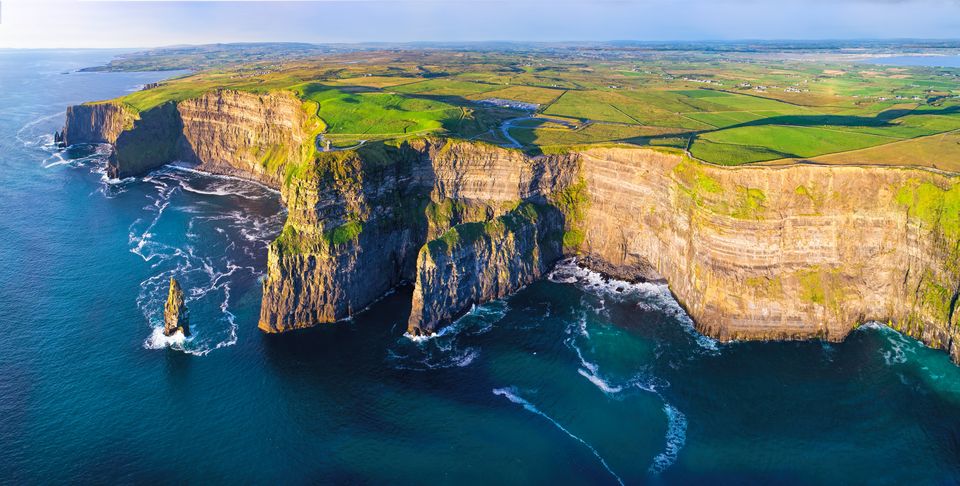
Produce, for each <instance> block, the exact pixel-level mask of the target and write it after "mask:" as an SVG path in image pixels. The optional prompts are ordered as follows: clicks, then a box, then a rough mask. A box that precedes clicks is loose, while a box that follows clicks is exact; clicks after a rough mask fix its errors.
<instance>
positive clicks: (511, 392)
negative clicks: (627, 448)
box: [493, 387, 624, 485]
mask: <svg viewBox="0 0 960 486" xmlns="http://www.w3.org/2000/svg"><path fill="white" fill-rule="evenodd" d="M493 394H494V395H497V396H501V397H504V398H506V399H507V400H510V401H511V402H513V403H515V404H517V405H520V406H522V407H523V408H524V409H525V410H527V411H528V412H531V413H534V414H537V415H539V416H541V417H543V418H545V419H547V420H548V421H549V422H550V423H552V424H553V425H554V426H555V427H557V428H558V429H560V431H562V432H563V433H564V434H567V436H569V437H570V438H571V439H573V440H576V441H577V442H579V443H581V444H583V446H584V447H586V448H587V449H589V450H590V452H591V453H593V455H594V457H596V458H597V460H599V461H600V464H601V465H603V468H604V469H606V470H607V472H609V473H610V475H611V476H613V477H614V479H616V480H617V483H619V484H621V485H622V484H624V483H623V479H621V478H620V476H618V475H617V473H615V472H613V469H610V465H609V464H607V461H606V459H604V458H603V456H601V455H600V453H599V452H597V450H596V449H595V448H594V447H593V446H592V445H590V444H589V443H588V442H587V441H585V440H583V439H581V438H580V437H578V436H576V435H574V434H573V433H572V432H570V431H569V430H567V429H566V427H564V426H563V425H561V424H560V422H557V421H556V420H555V419H554V418H553V417H551V416H549V415H547V414H545V413H543V412H542V411H540V409H538V408H537V407H536V406H534V404H532V403H530V402H528V401H527V400H525V399H523V397H521V396H519V395H517V390H516V389H514V388H512V387H511V388H494V389H493Z"/></svg>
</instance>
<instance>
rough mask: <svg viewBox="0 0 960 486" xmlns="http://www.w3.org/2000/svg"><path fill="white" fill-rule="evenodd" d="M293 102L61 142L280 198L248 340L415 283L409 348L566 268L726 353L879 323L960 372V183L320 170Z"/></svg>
mask: <svg viewBox="0 0 960 486" xmlns="http://www.w3.org/2000/svg"><path fill="white" fill-rule="evenodd" d="M305 116H306V115H305V112H304V111H303V108H302V106H301V104H300V102H299V101H298V100H296V99H295V98H294V97H292V96H288V95H283V94H270V95H256V94H250V93H241V92H234V91H226V90H222V91H215V92H211V93H208V94H205V95H203V96H201V97H199V98H196V99H192V100H187V101H181V102H179V103H167V104H164V105H161V106H159V107H157V108H153V109H151V110H149V111H147V112H143V113H131V112H130V111H129V110H128V109H126V108H125V107H123V106H120V105H114V104H112V103H109V102H106V103H98V104H92V105H80V106H75V107H70V109H68V112H67V121H66V127H65V129H64V133H63V139H64V142H65V143H68V144H76V143H110V144H112V145H113V146H114V155H113V157H112V158H111V160H110V166H111V171H112V172H111V173H112V174H114V175H115V176H117V177H126V176H130V175H137V174H142V173H145V172H146V171H149V170H151V169H153V168H155V167H157V166H159V165H162V164H164V163H167V162H171V161H174V160H181V161H187V162H191V163H194V164H196V168H197V169H198V170H202V171H206V172H210V173H215V174H226V175H235V176H242V177H245V178H249V179H252V180H255V181H258V182H262V183H264V184H266V185H268V186H270V187H273V188H276V189H278V190H280V191H281V194H282V197H283V199H284V201H285V203H286V204H287V207H288V220H287V223H286V225H285V226H284V229H283V232H282V233H281V235H280V236H279V237H278V238H277V240H276V241H274V242H273V243H272V244H271V245H270V250H269V256H268V262H267V277H266V279H265V281H264V293H263V303H262V308H261V318H260V328H261V329H262V330H264V331H265V332H284V331H289V330H291V329H298V328H304V327H310V326H314V325H317V324H321V323H325V322H334V321H337V320H340V319H344V318H348V317H350V316H351V315H353V314H354V313H356V312H359V311H360V310H361V309H363V308H365V307H366V306H367V305H369V304H370V303H371V302H373V301H374V300H376V299H377V298H379V297H380V296H382V295H383V294H384V293H385V292H387V291H389V290H390V289H392V288H393V287H395V286H396V285H398V284H399V283H400V282H403V281H410V282H415V290H414V294H413V305H412V308H413V310H412V312H411V316H410V317H409V324H408V331H409V332H411V334H414V335H416V334H429V333H431V332H435V331H436V330H437V329H439V328H440V327H442V326H443V325H444V324H446V323H447V322H449V321H450V320H452V319H454V318H456V316H458V315H460V314H462V313H463V312H464V311H465V310H467V309H469V308H470V306H472V305H474V304H480V303H483V302H486V301H489V300H491V299H496V298H500V297H503V296H505V295H509V294H510V293H512V292H514V291H516V290H517V289H518V288H520V287H522V286H523V285H527V284H529V283H531V282H533V281H535V280H537V279H540V278H542V277H543V276H544V275H545V274H546V272H547V271H548V270H549V268H550V266H551V265H552V264H553V263H555V262H556V261H558V260H559V259H560V258H563V257H565V256H573V255H577V256H578V257H579V259H580V260H579V261H580V262H581V263H582V264H584V265H586V266H588V267H590V268H591V269H594V270H596V271H599V272H602V273H604V274H608V275H610V276H613V277H615V278H617V279H622V280H631V281H637V280H646V281H655V282H661V281H666V282H668V283H669V286H670V289H671V291H672V292H673V293H674V295H675V296H676V298H677V300H678V301H679V302H680V303H681V305H682V306H683V307H684V308H685V309H687V311H688V313H689V314H690V315H691V317H692V318H693V319H694V321H695V322H696V327H697V329H698V330H699V331H700V332H702V333H704V334H707V335H709V336H711V337H715V338H718V339H721V340H732V339H738V340H749V339H811V338H819V339H824V340H829V341H838V340H842V339H843V338H844V337H845V336H846V335H847V334H848V333H849V332H850V331H851V330H853V329H855V328H856V326H857V325H859V324H861V323H864V322H868V321H878V322H884V323H887V324H888V325H890V326H891V327H894V328H895V329H898V330H899V331H901V332H903V333H905V334H908V335H910V336H913V337H916V338H918V339H920V340H922V341H923V342H924V343H926V344H928V345H929V346H932V347H934V348H939V349H944V350H946V351H948V352H949V353H950V355H951V357H952V358H953V359H954V361H960V341H958V340H957V339H956V338H957V337H958V336H960V330H958V327H957V325H956V324H957V321H958V318H960V311H958V309H957V307H958V306H957V305H956V302H957V300H958V299H957V297H958V294H960V258H958V255H960V247H958V241H960V222H958V220H960V214H955V212H956V208H957V207H958V206H957V204H958V201H960V182H958V179H957V177H956V176H950V175H944V174H935V173H931V172H929V171H924V170H920V169H900V168H898V169H886V168H869V167H845V166H836V167H823V166H809V165H807V166H803V165H795V166H785V167H745V168H720V167H715V166H711V165H707V164H703V163H700V162H697V161H695V160H691V159H689V158H688V157H686V156H684V155H683V154H679V153H669V152H660V151H654V150H650V149H641V148H593V149H588V150H582V151H572V152H569V153H566V154H561V155H545V156H538V157H529V156H527V155H525V154H523V153H522V152H520V151H517V150H511V149H504V148H500V147H496V146H491V145H486V144H480V143H473V142H466V141H458V140H448V139H440V138H428V139H416V140H410V141H407V142H403V143H399V144H366V145H364V146H363V147H359V148H357V149H356V150H348V151H340V152H316V151H315V147H313V140H312V138H311V137H310V136H309V134H308V133H307V131H306V130H305V128H304V123H305Z"/></svg>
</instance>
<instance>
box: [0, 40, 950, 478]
mask: <svg viewBox="0 0 960 486" xmlns="http://www.w3.org/2000/svg"><path fill="white" fill-rule="evenodd" d="M111 55H112V53H110V52H103V51H77V52H70V51H62V52H57V53H50V52H24V51H0V167H2V169H0V289H2V290H0V325H2V326H3V332H2V333H0V481H2V482H5V483H13V484H23V483H48V482H75V483H92V482H96V483H104V482H111V483H112V482H125V483H128V482H186V481H189V482H218V483H219V482H227V481H231V482H243V483H272V482H282V483H305V482H325V483H326V482H337V483H391V484H397V483H399V484H424V483H447V484H450V483H456V484H463V483H484V484H489V483H510V484H516V483H532V482H536V483H548V482H553V483H561V484H567V483H596V484H616V483H617V482H618V481H622V482H623V483H626V484H638V483H647V482H652V483H667V484H670V483H697V482H709V483H717V482H720V483H743V482H748V483H749V482H762V483H767V482H776V483H839V482H854V483H862V482H871V483H888V484H892V483H908V482H909V483H956V482H958V481H960V371H958V368H957V367H955V366H954V365H953V364H951V363H950V361H949V360H948V359H947V357H946V355H945V354H943V353H941V352H936V351H931V350H927V349H925V348H923V347H921V346H919V345H918V344H917V343H915V342H913V341H912V340H910V339H907V338H904V337H901V336H900V335H898V334H896V333H895V332H893V331H890V330H887V329H883V328H880V327H876V326H867V327H866V328H863V329H861V330H858V331H856V332H854V333H853V334H852V335H851V336H850V338H849V339H847V341H845V342H844V343H840V344H825V343H819V342H805V343H733V344H720V343H716V342H714V341H712V340H710V339H707V338H704V337H702V336H699V335H697V334H696V333H695V332H694V331H693V329H692V326H691V323H690V321H689V319H688V318H687V317H686V316H685V314H684V313H683V312H682V311H681V310H680V308H679V307H678V306H677V304H676V303H675V302H674V301H673V300H672V299H671V298H670V296H669V293H668V292H667V290H666V289H665V288H664V287H662V286H654V285H636V286H629V285H626V284H620V283H616V282H613V283H604V282H603V281H602V280H600V279H599V278H598V277H597V276H596V275H593V274H590V273H587V272H583V271H579V270H577V269H576V267H575V266H573V265H564V266H561V267H560V269H559V270H558V272H557V273H555V274H554V275H553V276H552V277H551V280H550V281H545V282H541V283H538V284H535V285H531V286H529V287H527V288H526V289H524V290H522V291H521V292H519V293H518V294H517V295H516V296H514V297H512V298H510V299H507V300H506V301H500V302H494V303H491V304H488V305H485V306H481V307H479V308H477V309H475V310H474V312H472V313H471V314H469V315H468V316H466V317H465V318H463V319H461V320H460V321H458V322H457V323H456V324H455V325H454V326H452V327H451V328H449V329H448V330H446V331H444V333H442V335H441V336H439V337H436V338H433V339H431V340H427V341H423V342H412V341H410V340H408V339H406V338H404V337H403V336H402V334H403V330H404V325H405V320H406V316H407V313H408V312H409V298H410V289H409V288H401V289H398V291H397V292H396V293H394V294H392V295H390V296H388V297H386V298H384V299H383V300H382V301H380V302H379V303H377V304H376V305H374V306H373V307H372V308H371V309H370V310H369V311H367V312H365V313H363V314H361V315H359V316H357V317H356V318H355V319H353V320H351V321H348V322H344V323H340V324H336V325H328V326H323V327H322V328H319V329H313V330H307V331H304V332H297V333H292V334H289V335H282V336H267V335H264V334H262V333H260V332H259V331H258V330H257V329H256V323H257V316H258V310H259V301H260V284H259V280H258V279H259V278H260V277H261V276H262V271H263V267H264V264H265V258H266V251H265V246H266V243H267V242H268V241H269V240H270V239H271V238H273V237H274V235H276V234H277V232H278V231H279V228H280V226H281V224H282V221H283V218H284V214H283V212H282V207H281V204H280V202H279V196H278V195H277V194H276V193H274V192H272V191H269V190H267V189H265V188H262V187H260V186H257V185H255V184H251V183H246V182H242V181H237V180H233V179H224V178H214V177H208V176H204V175H200V174H195V173H191V172H187V171H182V170H174V169H166V170H162V171H158V172H155V173H153V174H151V175H150V176H148V177H145V178H139V179H131V180H125V181H120V182H112V183H111V182H108V181H106V180H105V179H104V177H103V174H102V169H103V164H104V162H103V155H102V149H98V148H97V147H92V146H91V147H75V148H72V149H70V150H68V151H66V152H59V151H57V150H56V149H55V148H53V147H52V146H50V142H51V137H50V134H51V133H52V132H53V131H54V130H55V129H57V128H58V127H59V126H60V125H61V124H62V119H63V110H64V107H65V106H66V105H68V104H71V103H77V102H81V101H84V100H91V99H101V98H107V97H112V96H116V95H119V94H122V93H124V92H125V91H127V90H130V89H135V88H136V86H137V85H139V84H142V83H146V82H150V81H155V80H157V79H160V78H162V77H163V76H164V75H161V74H156V73H153V74H150V73H148V74H79V73H73V74H61V73H62V72H64V71H69V70H72V69H76V68H79V67H84V66H89V65H93V64H97V63H101V62H103V61H106V60H107V59H109V57H110V56H111ZM171 275H173V276H176V277H177V278H178V279H180V280H181V282H182V283H183V285H184V288H185V289H186V291H187V293H188V295H187V300H188V306H189V307H190V309H191V314H192V317H193V318H192V321H193V325H194V335H195V336H194V338H193V340H191V341H188V342H183V343H167V342H164V341H163V340H162V339H158V338H157V336H156V333H155V331H154V330H155V328H156V327H158V326H159V325H160V319H161V318H160V312H161V310H160V309H161V307H160V306H161V303H162V299H163V298H164V297H165V291H166V288H165V284H166V280H167V279H168V277H169V276H171Z"/></svg>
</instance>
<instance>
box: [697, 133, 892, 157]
mask: <svg viewBox="0 0 960 486" xmlns="http://www.w3.org/2000/svg"><path fill="white" fill-rule="evenodd" d="M704 141H705V142H706V143H705V142H704ZM890 141H891V140H890V139H889V138H887V137H881V136H878V135H870V134H855V135H853V134H851V133H850V132H845V131H841V130H835V129H826V128H814V127H799V126H782V125H772V126H768V125H760V126H748V127H738V128H731V129H726V130H720V131H715V132H710V133H707V134H705V135H702V136H700V137H698V138H697V140H696V141H694V143H693V146H692V147H691V153H693V155H694V156H696V157H698V158H702V159H704V160H707V161H711V162H716V163H719V164H723V165H736V164H743V163H748V162H758V161H763V160H773V159H778V158H783V157H814V156H817V155H822V154H828V153H833V152H843V151H847V150H856V149H861V148H865V147H870V146H874V145H881V144H884V143H888V142H890ZM698 145H703V146H699V147H698Z"/></svg>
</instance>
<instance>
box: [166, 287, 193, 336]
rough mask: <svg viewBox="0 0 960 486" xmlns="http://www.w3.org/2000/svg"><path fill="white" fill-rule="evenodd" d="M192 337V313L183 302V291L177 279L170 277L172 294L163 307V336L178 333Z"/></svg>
mask: <svg viewBox="0 0 960 486" xmlns="http://www.w3.org/2000/svg"><path fill="white" fill-rule="evenodd" d="M178 332H179V333H181V334H183V335H184V336H189V335H190V312H189V311H188V310H187V306H186V304H184V301H183V290H182V289H181V288H180V283H179V282H177V279H175V278H173V277H170V292H169V293H168V294H167V303H166V304H165V305H164V306H163V334H164V335H167V336H173V335H174V334H176V333H178Z"/></svg>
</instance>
